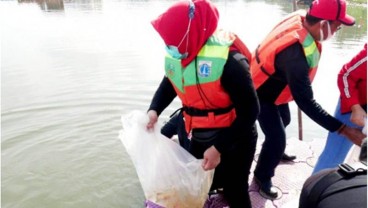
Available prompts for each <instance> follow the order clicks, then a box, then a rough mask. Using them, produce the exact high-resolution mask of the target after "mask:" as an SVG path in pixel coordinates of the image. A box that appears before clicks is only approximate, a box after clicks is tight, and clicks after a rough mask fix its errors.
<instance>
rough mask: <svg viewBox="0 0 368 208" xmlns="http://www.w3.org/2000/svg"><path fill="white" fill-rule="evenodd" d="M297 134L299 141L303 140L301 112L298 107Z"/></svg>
mask: <svg viewBox="0 0 368 208" xmlns="http://www.w3.org/2000/svg"><path fill="white" fill-rule="evenodd" d="M298 132H299V140H300V141H302V140H303V121H302V111H301V110H300V108H299V107H298Z"/></svg>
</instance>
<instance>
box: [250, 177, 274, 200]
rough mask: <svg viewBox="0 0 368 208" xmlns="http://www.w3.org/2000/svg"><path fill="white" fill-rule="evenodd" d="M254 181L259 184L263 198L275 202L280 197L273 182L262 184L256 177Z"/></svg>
mask: <svg viewBox="0 0 368 208" xmlns="http://www.w3.org/2000/svg"><path fill="white" fill-rule="evenodd" d="M254 181H255V182H256V183H257V185H258V187H259V194H261V196H262V197H264V198H266V199H270V200H274V199H276V198H277V197H278V193H277V190H276V188H275V187H273V185H272V182H271V180H269V181H267V182H261V181H260V180H258V179H257V177H255V176H254Z"/></svg>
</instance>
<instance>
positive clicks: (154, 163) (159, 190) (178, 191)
mask: <svg viewBox="0 0 368 208" xmlns="http://www.w3.org/2000/svg"><path fill="white" fill-rule="evenodd" d="M147 123H148V116H147V114H146V113H144V112H141V111H133V112H131V113H129V114H127V115H123V116H122V125H123V129H122V130H121V131H120V135H119V138H120V139H121V141H122V143H123V145H124V147H125V149H126V151H127V153H128V155H129V156H130V158H131V159H132V162H133V164H134V166H135V169H136V172H137V175H138V178H139V181H140V183H141V185H142V188H143V191H144V194H145V197H146V199H147V200H148V201H150V202H153V203H155V204H157V205H160V206H162V207H166V208H202V207H203V205H204V203H205V201H206V199H207V196H208V191H209V189H210V187H211V184H212V179H213V173H214V170H211V171H204V170H203V169H202V167H201V162H202V161H201V160H198V159H196V158H195V157H194V156H192V155H191V154H190V153H189V152H187V151H186V150H185V149H183V148H182V147H181V146H180V145H179V144H177V143H176V142H174V141H172V140H171V139H169V138H167V137H165V136H163V135H162V134H161V133H160V129H161V127H162V126H161V125H160V124H159V123H157V124H156V125H155V127H154V129H153V130H152V131H148V130H147V129H146V125H147Z"/></svg>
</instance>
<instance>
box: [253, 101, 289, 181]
mask: <svg viewBox="0 0 368 208" xmlns="http://www.w3.org/2000/svg"><path fill="white" fill-rule="evenodd" d="M260 107H261V112H260V114H259V116H258V122H259V125H260V127H261V129H262V132H263V134H264V135H265V141H264V142H263V145H262V149H261V152H260V155H259V158H258V161H257V166H256V169H255V171H254V174H255V176H256V177H257V178H258V180H260V181H261V182H266V181H269V180H271V178H272V177H273V176H274V175H275V169H276V167H277V165H278V164H279V162H280V161H281V158H282V155H283V153H284V151H285V147H286V133H285V128H286V126H287V125H289V123H290V109H289V105H288V104H283V105H278V106H277V105H275V104H273V103H267V102H260Z"/></svg>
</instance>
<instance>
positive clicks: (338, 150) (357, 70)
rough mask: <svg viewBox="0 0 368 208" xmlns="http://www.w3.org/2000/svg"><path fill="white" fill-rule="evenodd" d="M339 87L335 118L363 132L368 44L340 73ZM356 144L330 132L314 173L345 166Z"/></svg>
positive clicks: (365, 108)
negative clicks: (341, 164)
mask: <svg viewBox="0 0 368 208" xmlns="http://www.w3.org/2000/svg"><path fill="white" fill-rule="evenodd" d="M337 84H338V87H339V90H340V98H339V100H338V103H337V107H336V110H335V118H337V119H339V120H340V121H342V122H344V123H346V124H348V125H350V126H355V127H360V128H362V127H363V126H364V125H365V122H366V120H367V43H365V44H364V47H363V49H362V50H361V51H359V53H358V54H357V55H355V56H354V58H353V59H351V60H350V61H349V62H348V63H346V64H345V65H344V66H343V67H342V69H341V70H340V72H339V75H338V79H337ZM352 145H353V143H352V142H351V141H350V140H348V139H346V138H345V137H343V136H341V135H339V134H337V133H336V132H329V133H328V136H327V141H326V145H325V148H324V150H323V151H322V154H321V155H320V156H319V158H318V161H317V164H316V166H315V167H314V170H313V173H312V174H315V173H317V172H319V171H321V170H323V169H327V168H334V167H337V166H338V165H339V164H340V163H342V162H344V160H345V157H346V155H347V154H348V152H349V150H350V148H351V146H352Z"/></svg>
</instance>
